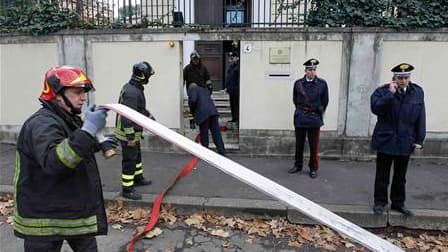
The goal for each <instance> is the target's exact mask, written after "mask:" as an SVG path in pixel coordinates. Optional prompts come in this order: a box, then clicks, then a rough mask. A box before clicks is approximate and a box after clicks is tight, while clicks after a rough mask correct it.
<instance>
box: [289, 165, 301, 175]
mask: <svg viewBox="0 0 448 252" xmlns="http://www.w3.org/2000/svg"><path fill="white" fill-rule="evenodd" d="M301 170H302V167H298V166H297V165H294V167H292V168H291V169H289V170H288V173H298V172H299V171H301Z"/></svg>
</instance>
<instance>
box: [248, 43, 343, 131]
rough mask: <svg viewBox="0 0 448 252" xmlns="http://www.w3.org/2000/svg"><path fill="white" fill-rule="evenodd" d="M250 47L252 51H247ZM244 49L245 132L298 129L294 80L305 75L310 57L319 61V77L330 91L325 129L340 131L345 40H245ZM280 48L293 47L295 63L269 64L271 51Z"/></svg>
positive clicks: (292, 53)
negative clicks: (341, 82)
mask: <svg viewBox="0 0 448 252" xmlns="http://www.w3.org/2000/svg"><path fill="white" fill-rule="evenodd" d="M248 45H249V47H250V48H251V50H250V52H248V51H246V52H245V51H244V48H245V47H247V46H248ZM241 47H242V49H243V51H242V52H241V69H240V71H241V76H240V78H241V79H240V85H241V87H240V92H241V94H240V95H241V97H243V99H242V100H241V102H240V128H241V129H276V130H292V129H294V125H293V114H294V104H293V102H292V89H293V85H294V81H295V80H296V79H299V78H301V77H302V76H303V74H304V70H303V69H304V67H303V65H302V64H303V62H305V61H306V60H307V59H309V58H317V59H319V61H320V65H319V67H318V72H317V73H318V76H319V77H321V78H324V79H325V80H326V81H327V83H328V88H329V99H330V102H329V105H328V109H327V112H326V114H325V118H324V120H325V125H324V127H323V130H336V129H337V120H338V100H339V89H340V79H341V58H342V41H308V42H305V41H286V42H279V41H241ZM278 47H290V48H291V64H269V48H278ZM269 74H290V77H269Z"/></svg>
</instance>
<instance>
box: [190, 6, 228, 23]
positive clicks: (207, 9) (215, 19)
mask: <svg viewBox="0 0 448 252" xmlns="http://www.w3.org/2000/svg"><path fill="white" fill-rule="evenodd" d="M194 9H195V13H194V20H195V23H196V24H205V25H215V26H216V25H218V26H221V25H223V23H224V17H223V15H224V13H223V10H224V6H223V1H222V0H194Z"/></svg>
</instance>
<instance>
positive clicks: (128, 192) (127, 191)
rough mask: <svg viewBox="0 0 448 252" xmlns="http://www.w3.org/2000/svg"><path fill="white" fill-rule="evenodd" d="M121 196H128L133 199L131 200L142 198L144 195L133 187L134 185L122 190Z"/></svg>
mask: <svg viewBox="0 0 448 252" xmlns="http://www.w3.org/2000/svg"><path fill="white" fill-rule="evenodd" d="M121 196H123V197H124V198H127V199H131V200H141V199H142V195H141V194H140V193H138V192H136V191H135V188H133V187H131V188H125V189H123V191H122V192H121Z"/></svg>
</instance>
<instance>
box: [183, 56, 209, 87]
mask: <svg viewBox="0 0 448 252" xmlns="http://www.w3.org/2000/svg"><path fill="white" fill-rule="evenodd" d="M184 81H185V84H186V88H187V92H188V90H189V88H190V84H191V83H196V85H198V86H200V87H205V88H207V89H208V90H209V91H210V93H211V92H212V91H213V85H212V81H211V80H210V73H209V71H208V70H207V67H205V65H204V64H203V63H202V61H201V56H200V55H199V53H198V52H196V51H193V52H192V53H191V54H190V64H188V65H187V66H186V67H185V68H184Z"/></svg>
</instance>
